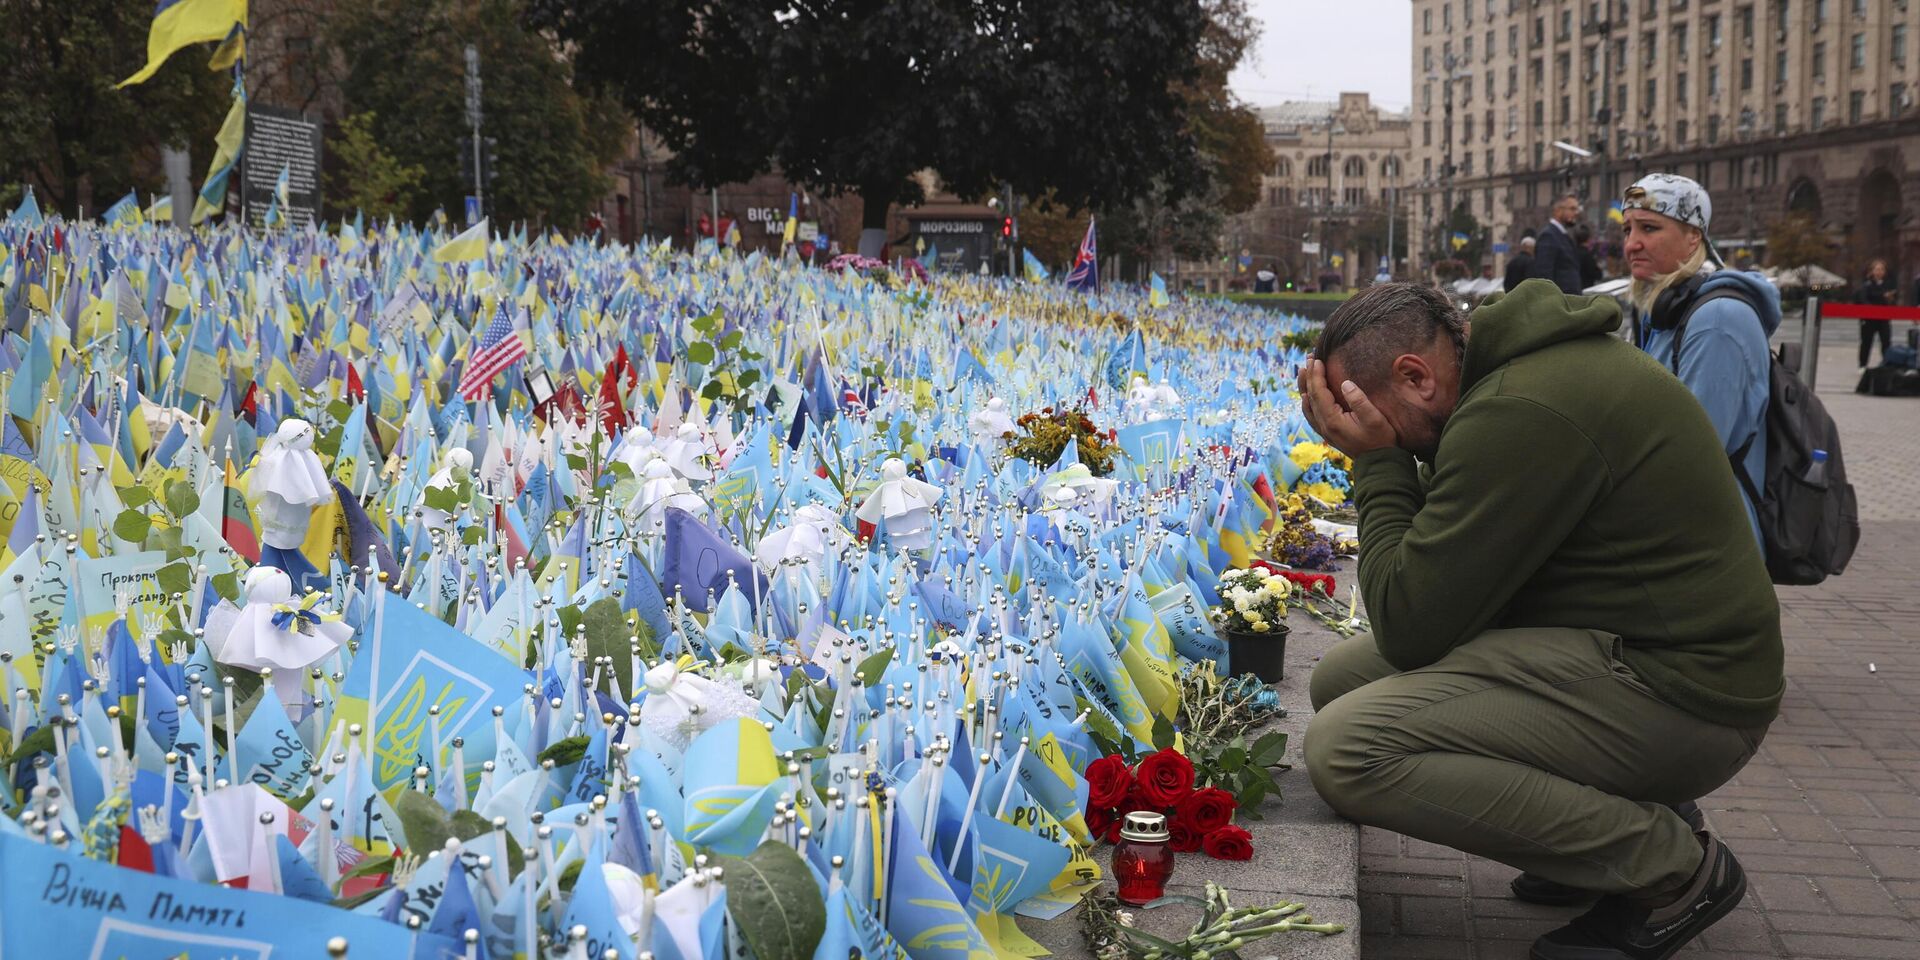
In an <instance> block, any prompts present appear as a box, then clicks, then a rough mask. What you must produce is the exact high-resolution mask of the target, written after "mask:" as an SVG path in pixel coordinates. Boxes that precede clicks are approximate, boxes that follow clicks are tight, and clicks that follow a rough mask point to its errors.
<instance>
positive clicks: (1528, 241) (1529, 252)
mask: <svg viewBox="0 0 1920 960" xmlns="http://www.w3.org/2000/svg"><path fill="white" fill-rule="evenodd" d="M1533 243H1534V240H1533V238H1532V237H1522V238H1520V253H1519V254H1518V255H1517V256H1515V257H1514V258H1513V259H1512V260H1509V261H1507V279H1506V282H1505V284H1503V286H1502V289H1504V290H1506V291H1507V292H1508V293H1512V292H1513V288H1514V287H1517V286H1519V285H1520V281H1522V280H1525V279H1527V278H1528V277H1531V276H1533Z"/></svg>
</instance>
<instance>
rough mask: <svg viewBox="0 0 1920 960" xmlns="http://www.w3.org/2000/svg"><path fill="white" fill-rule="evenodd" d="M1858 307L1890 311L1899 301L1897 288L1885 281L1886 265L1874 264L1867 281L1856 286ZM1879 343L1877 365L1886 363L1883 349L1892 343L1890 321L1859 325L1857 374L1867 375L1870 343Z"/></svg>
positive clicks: (1878, 262)
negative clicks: (1868, 305) (1865, 305)
mask: <svg viewBox="0 0 1920 960" xmlns="http://www.w3.org/2000/svg"><path fill="white" fill-rule="evenodd" d="M1854 299H1856V300H1858V301H1859V302H1860V303H1865V304H1872V305H1873V306H1876V307H1890V306H1893V305H1894V303H1895V302H1896V301H1898V300H1899V299H1900V288H1899V287H1897V286H1895V285H1894V283H1893V281H1892V280H1889V279H1887V262H1886V261H1885V260H1875V261H1874V262H1873V264H1872V265H1871V266H1869V267H1867V279H1866V281H1865V282H1863V283H1861V284H1860V290H1859V293H1858V295H1857V296H1856V297H1855V298H1854ZM1876 337H1877V338H1879V340H1880V362H1881V363H1885V362H1887V346H1888V345H1889V344H1891V343H1892V342H1893V321H1892V320H1862V321H1860V372H1861V373H1866V372H1867V361H1868V360H1869V359H1871V358H1872V357H1873V341H1874V339H1875V338H1876Z"/></svg>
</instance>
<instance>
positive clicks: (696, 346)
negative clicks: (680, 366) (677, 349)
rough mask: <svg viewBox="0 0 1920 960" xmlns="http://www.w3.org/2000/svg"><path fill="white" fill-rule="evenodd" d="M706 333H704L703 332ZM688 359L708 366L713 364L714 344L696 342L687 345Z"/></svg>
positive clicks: (702, 341) (703, 341)
mask: <svg viewBox="0 0 1920 960" xmlns="http://www.w3.org/2000/svg"><path fill="white" fill-rule="evenodd" d="M703 332H704V331H703ZM687 359H688V360H691V361H693V362H694V363H697V364H700V365H701V366H706V365H707V364H710V363H712V362H713V344H711V343H708V342H706V341H705V340H695V341H694V342H692V343H689V344H687Z"/></svg>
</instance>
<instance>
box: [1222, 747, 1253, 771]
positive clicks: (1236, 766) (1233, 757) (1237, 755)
mask: <svg viewBox="0 0 1920 960" xmlns="http://www.w3.org/2000/svg"><path fill="white" fill-rule="evenodd" d="M1246 765H1247V752H1246V751H1245V750H1242V749H1240V748H1239V747H1228V748H1227V749H1225V750H1222V751H1220V769H1221V770H1223V771H1226V772H1227V773H1238V772H1240V771H1241V770H1242V769H1244V768H1245V767H1246Z"/></svg>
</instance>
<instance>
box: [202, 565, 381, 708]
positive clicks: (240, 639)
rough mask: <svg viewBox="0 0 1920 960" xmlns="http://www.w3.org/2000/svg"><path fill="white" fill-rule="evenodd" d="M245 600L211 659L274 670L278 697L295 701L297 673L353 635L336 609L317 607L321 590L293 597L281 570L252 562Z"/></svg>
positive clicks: (298, 692) (256, 669)
mask: <svg viewBox="0 0 1920 960" xmlns="http://www.w3.org/2000/svg"><path fill="white" fill-rule="evenodd" d="M246 586H247V601H246V604H245V605H244V606H242V607H241V608H240V610H239V612H238V613H237V614H236V615H235V616H234V617H233V619H232V622H231V626H229V627H227V632H226V636H225V638H224V639H223V640H222V641H221V642H220V643H219V645H218V646H217V647H215V648H214V650H213V658H214V660H215V661H216V662H219V663H224V664H227V665H228V666H234V667H243V668H245V669H247V670H252V671H254V672H256V673H257V672H259V671H260V670H262V669H271V670H273V690H274V692H275V693H277V694H279V695H280V699H281V701H282V702H283V703H287V704H294V703H299V702H300V700H299V698H300V696H301V674H303V673H304V672H305V671H306V668H308V667H311V666H313V665H314V664H316V663H319V662H320V661H322V660H325V659H327V658H328V657H331V656H333V653H334V651H335V650H338V649H339V648H340V645H341V644H344V643H346V642H347V640H348V639H349V638H351V637H352V636H353V628H352V627H350V626H348V625H346V624H345V623H342V622H341V620H340V615H339V614H336V613H325V612H323V611H321V610H320V609H319V602H320V600H321V594H318V593H309V594H307V595H306V596H305V597H304V598H302V599H300V600H298V601H296V600H295V599H294V597H293V581H292V580H291V579H289V578H288V576H287V574H286V573H285V571H282V570H277V569H274V568H273V567H255V568H253V569H252V570H251V571H248V573H247V583H246Z"/></svg>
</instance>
